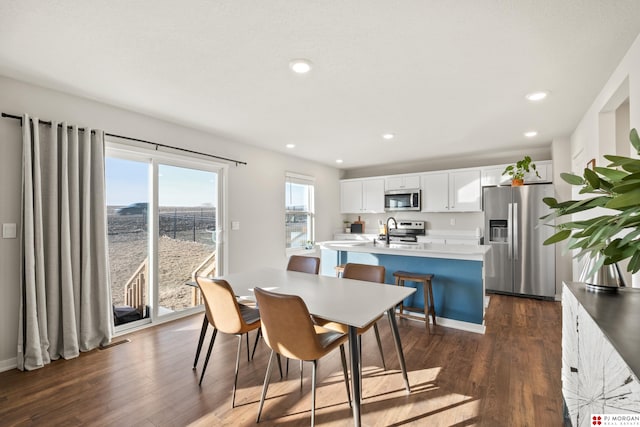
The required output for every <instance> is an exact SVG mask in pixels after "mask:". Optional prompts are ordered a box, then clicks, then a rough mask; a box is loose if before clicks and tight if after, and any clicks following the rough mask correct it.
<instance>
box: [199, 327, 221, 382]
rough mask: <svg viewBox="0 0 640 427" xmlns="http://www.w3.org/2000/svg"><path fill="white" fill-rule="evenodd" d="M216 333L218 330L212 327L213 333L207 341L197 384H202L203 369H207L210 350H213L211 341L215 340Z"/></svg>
mask: <svg viewBox="0 0 640 427" xmlns="http://www.w3.org/2000/svg"><path fill="white" fill-rule="evenodd" d="M217 334H218V330H217V329H216V328H213V335H211V341H210V342H209V350H208V351H207V357H205V359H204V365H203V366H202V373H201V374H200V381H199V382H198V385H202V379H203V378H204V371H206V370H207V365H208V364H209V357H210V356H211V350H213V343H214V342H215V340H216V335H217Z"/></svg>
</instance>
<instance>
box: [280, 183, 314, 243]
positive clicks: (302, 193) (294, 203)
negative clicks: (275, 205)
mask: <svg viewBox="0 0 640 427" xmlns="http://www.w3.org/2000/svg"><path fill="white" fill-rule="evenodd" d="M313 184H314V179H313V177H310V176H305V175H298V174H293V173H289V172H287V173H286V174H285V224H284V229H285V240H286V245H287V246H286V248H287V251H295V250H302V249H305V248H306V247H307V246H308V244H310V242H313V240H314V218H313Z"/></svg>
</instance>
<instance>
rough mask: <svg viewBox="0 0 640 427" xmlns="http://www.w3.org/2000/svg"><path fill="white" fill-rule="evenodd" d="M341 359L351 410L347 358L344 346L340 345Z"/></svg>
mask: <svg viewBox="0 0 640 427" xmlns="http://www.w3.org/2000/svg"><path fill="white" fill-rule="evenodd" d="M340 358H341V359H342V373H343V374H344V385H345V386H347V401H348V402H349V407H350V408H351V392H350V391H349V373H348V372H347V357H346V356H345V354H344V344H341V345H340Z"/></svg>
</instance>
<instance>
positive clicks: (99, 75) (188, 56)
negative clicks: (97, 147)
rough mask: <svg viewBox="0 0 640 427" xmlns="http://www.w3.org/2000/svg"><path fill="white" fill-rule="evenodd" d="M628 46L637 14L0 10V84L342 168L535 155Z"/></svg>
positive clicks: (53, 6) (612, 7) (531, 1)
mask: <svg viewBox="0 0 640 427" xmlns="http://www.w3.org/2000/svg"><path fill="white" fill-rule="evenodd" d="M639 32H640V1H637V0H615V1H614V0H561V1H559V0H511V1H510V0H455V1H445V0H439V1H435V0H429V1H427V0H401V1H400V0H395V1H393V0H384V1H383V0H359V1H355V0H324V1H318V0H316V1H313V0H298V1H296V0H262V1H252V0H226V1H220V0H218V1H213V0H201V1H195V0H183V1H171V0H138V1H128V0H110V1H106V0H105V1H97V0H94V1H78V0H48V1H37V0H1V1H0V75H5V76H8V77H12V78H16V79H19V80H23V81H26V82H30V83H34V84H37V85H41V86H45V87H50V88H54V89H59V90H62V91H65V92H69V93H73V94H76V95H80V96H84V97H87V98H92V99H96V100H99V101H103V102H105V103H109V104H113V105H116V106H120V107H124V108H127V109H131V110H135V111H139V112H142V113H146V114H148V115H151V116H155V117H159V118H162V119H165V120H169V121H172V122H176V123H180V124H184V125H187V126H191V127H195V128H198V129H203V130H206V131H208V132H211V133H215V134H219V135H221V136H224V137H226V138H229V139H232V140H234V141H239V142H244V143H248V144H251V145H255V146H260V147H264V148H267V149H270V150H276V151H281V152H287V153H288V154H293V155H295V156H300V157H303V158H308V159H312V160H316V161H319V162H322V163H326V164H328V165H331V166H336V167H341V168H345V169H351V168H362V167H370V166H374V165H381V164H389V163H400V162H408V161H416V160H417V159H430V160H433V159H438V158H443V159H444V158H449V159H451V158H455V157H460V156H464V155H465V154H467V155H469V153H479V152H489V153H492V152H496V153H497V152H501V151H505V150H514V149H532V150H533V149H536V148H540V147H542V146H548V145H549V144H550V142H551V140H552V139H553V138H555V137H558V136H568V135H569V134H570V133H571V131H572V130H573V129H574V128H575V127H576V125H577V124H578V121H579V119H580V118H581V117H582V115H583V114H584V113H585V111H586V109H587V108H588V107H589V105H590V104H591V103H592V102H593V100H594V98H595V96H596V94H597V93H598V91H599V90H600V89H601V88H602V86H603V85H604V83H605V82H606V80H607V78H608V77H609V76H610V74H611V72H612V71H613V70H614V68H615V66H616V65H617V64H618V63H619V61H620V60H621V59H622V57H623V55H624V53H625V52H626V51H627V50H628V48H629V47H630V45H631V43H632V42H633V41H634V40H635V38H636V37H637V36H638V33H639ZM299 57H302V58H308V59H310V60H311V61H312V62H313V64H314V68H313V70H312V71H311V72H310V73H309V74H307V75H304V76H300V75H294V74H293V73H291V72H290V70H289V68H288V64H289V61H290V60H291V59H292V58H299ZM541 89H542V90H548V91H551V95H550V97H549V98H548V100H546V101H545V102H543V103H539V104H531V103H529V102H528V101H526V100H525V98H524V95H525V94H526V93H528V92H531V91H535V90H541ZM530 129H535V130H537V131H538V132H539V134H538V136H537V137H535V138H533V139H531V140H529V139H527V138H525V137H524V136H523V132H524V131H526V130H530ZM107 131H108V129H107ZM385 132H393V133H395V134H396V135H397V137H396V138H395V139H394V140H393V141H391V142H389V141H384V140H383V139H382V138H381V135H382V134H383V133H385ZM132 136H137V135H132ZM142 137H143V136H142ZM158 142H165V143H166V141H158ZM287 143H294V144H296V148H295V149H293V150H288V149H286V148H285V144H287ZM211 151H212V152H215V148H212V149H211ZM338 158H340V159H343V160H344V163H342V165H337V164H336V163H335V160H336V159H338Z"/></svg>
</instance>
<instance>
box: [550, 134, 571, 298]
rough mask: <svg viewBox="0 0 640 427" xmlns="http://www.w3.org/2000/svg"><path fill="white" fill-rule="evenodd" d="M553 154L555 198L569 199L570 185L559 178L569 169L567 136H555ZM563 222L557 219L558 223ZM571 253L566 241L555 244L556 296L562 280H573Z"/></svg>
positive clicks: (552, 147)
mask: <svg viewBox="0 0 640 427" xmlns="http://www.w3.org/2000/svg"><path fill="white" fill-rule="evenodd" d="M551 152H552V155H553V183H554V190H555V197H556V199H557V200H563V201H564V200H569V199H571V186H570V185H569V184H567V183H566V182H564V181H563V180H562V178H560V174H561V173H563V172H570V171H571V141H570V140H569V138H568V137H567V138H556V139H554V140H553V142H552V143H551ZM560 222H564V219H563V220H559V221H558V223H560ZM572 264H573V263H572V258H571V253H570V252H568V250H567V241H566V240H565V241H564V242H561V243H557V244H556V298H558V299H559V298H560V297H561V295H562V282H563V281H567V282H568V281H571V280H573V266H572Z"/></svg>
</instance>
